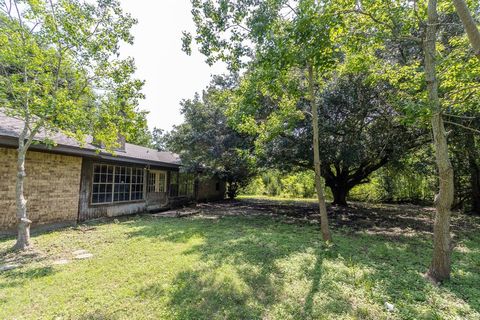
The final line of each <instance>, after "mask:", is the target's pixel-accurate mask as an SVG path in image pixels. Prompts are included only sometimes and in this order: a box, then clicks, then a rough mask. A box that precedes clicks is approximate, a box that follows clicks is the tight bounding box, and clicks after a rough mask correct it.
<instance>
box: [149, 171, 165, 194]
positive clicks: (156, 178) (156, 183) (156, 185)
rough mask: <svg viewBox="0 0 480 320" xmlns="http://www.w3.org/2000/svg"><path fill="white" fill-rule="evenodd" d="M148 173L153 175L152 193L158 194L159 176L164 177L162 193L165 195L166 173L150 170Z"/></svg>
mask: <svg viewBox="0 0 480 320" xmlns="http://www.w3.org/2000/svg"><path fill="white" fill-rule="evenodd" d="M150 173H153V174H154V175H155V191H154V192H160V175H161V174H163V175H164V179H163V191H162V193H166V192H167V171H164V170H150Z"/></svg>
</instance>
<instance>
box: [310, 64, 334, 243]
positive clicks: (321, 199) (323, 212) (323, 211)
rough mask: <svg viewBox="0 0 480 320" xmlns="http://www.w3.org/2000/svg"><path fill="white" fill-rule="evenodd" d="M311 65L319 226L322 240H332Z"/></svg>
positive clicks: (311, 104)
mask: <svg viewBox="0 0 480 320" xmlns="http://www.w3.org/2000/svg"><path fill="white" fill-rule="evenodd" d="M314 79H315V77H314V74H313V67H312V66H311V65H309V66H308V91H309V98H310V106H311V109H312V110H311V111H312V126H313V163H314V168H315V189H316V190H317V198H318V209H319V211H320V227H321V230H322V238H323V240H324V241H332V236H331V234H330V229H329V227H328V214H327V205H326V204H325V194H324V192H323V183H322V176H321V163H320V146H319V143H318V133H319V129H318V106H317V104H316V103H315V90H314V87H313V84H314Z"/></svg>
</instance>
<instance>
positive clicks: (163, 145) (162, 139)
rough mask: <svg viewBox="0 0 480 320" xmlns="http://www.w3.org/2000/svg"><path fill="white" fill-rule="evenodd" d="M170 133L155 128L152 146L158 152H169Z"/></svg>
mask: <svg viewBox="0 0 480 320" xmlns="http://www.w3.org/2000/svg"><path fill="white" fill-rule="evenodd" d="M167 143H168V133H167V132H165V130H163V129H160V128H153V131H152V145H153V147H154V148H155V149H157V150H158V151H167V150H168V148H167Z"/></svg>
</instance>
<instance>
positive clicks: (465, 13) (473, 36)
mask: <svg viewBox="0 0 480 320" xmlns="http://www.w3.org/2000/svg"><path fill="white" fill-rule="evenodd" d="M453 5H454V6H455V9H456V10H457V14H458V16H459V18H460V20H462V24H463V26H464V27H465V31H466V32H467V36H468V39H469V40H470V43H471V45H472V47H473V50H474V52H475V55H476V56H477V58H479V59H480V32H479V31H478V28H477V24H476V23H475V20H473V17H472V15H471V14H470V10H469V9H468V7H467V4H466V3H465V1H464V0H453Z"/></svg>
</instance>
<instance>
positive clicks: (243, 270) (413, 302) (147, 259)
mask: <svg viewBox="0 0 480 320" xmlns="http://www.w3.org/2000/svg"><path fill="white" fill-rule="evenodd" d="M333 234H334V241H335V245H334V246H325V245H323V244H322V241H321V237H320V233H319V227H318V225H315V224H311V223H301V222H296V223H291V222H290V223H286V221H285V220H284V219H282V218H281V217H267V216H265V217H263V216H248V215H246V216H224V217H219V216H212V217H208V216H200V217H190V218H153V217H148V216H141V217H129V218H125V219H120V221H109V222H97V223H90V224H88V225H85V226H82V227H81V228H68V229H63V230H59V231H54V232H45V233H42V234H38V235H35V236H34V238H33V243H34V245H35V248H36V249H35V251H34V252H30V253H28V254H27V255H24V256H22V257H18V256H16V255H14V254H13V253H11V252H9V251H8V248H9V247H11V246H12V245H13V243H14V241H13V239H12V238H7V239H5V238H4V239H3V240H0V259H2V260H3V263H5V261H7V260H9V259H12V258H16V259H23V260H21V263H22V265H23V266H22V267H21V268H18V269H15V270H10V271H5V272H1V273H0V319H282V320H283V319H480V233H479V232H478V229H476V230H475V232H467V233H465V234H463V235H461V237H459V238H458V240H457V243H456V248H455V251H454V255H453V262H454V264H453V277H452V279H451V280H450V281H449V282H447V283H446V284H445V285H443V286H441V287H435V286H434V285H432V284H430V283H429V282H428V281H426V280H425V279H424V278H423V275H422V274H423V273H424V272H425V270H426V268H427V267H428V264H429V261H430V253H431V241H430V237H429V236H426V235H422V234H419V235H416V236H408V235H399V236H396V237H394V238H392V237H389V236H386V235H381V234H372V233H371V232H367V231H354V230H352V229H349V228H337V229H335V230H334V233H333ZM78 249H86V250H88V251H89V252H91V253H93V254H94V256H93V258H91V259H88V260H73V259H72V252H73V251H75V250H78ZM60 258H66V259H70V261H71V262H70V263H69V264H66V265H55V264H53V263H52V262H53V261H54V260H56V259H60ZM3 263H0V264H3ZM385 302H389V303H392V304H394V306H395V310H394V312H392V313H389V312H387V311H386V310H385V307H384V303H385Z"/></svg>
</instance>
